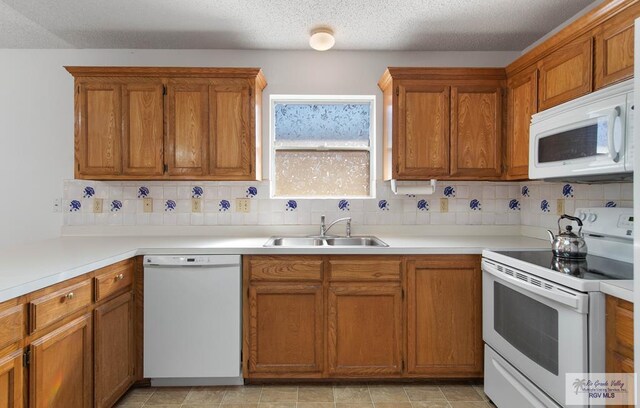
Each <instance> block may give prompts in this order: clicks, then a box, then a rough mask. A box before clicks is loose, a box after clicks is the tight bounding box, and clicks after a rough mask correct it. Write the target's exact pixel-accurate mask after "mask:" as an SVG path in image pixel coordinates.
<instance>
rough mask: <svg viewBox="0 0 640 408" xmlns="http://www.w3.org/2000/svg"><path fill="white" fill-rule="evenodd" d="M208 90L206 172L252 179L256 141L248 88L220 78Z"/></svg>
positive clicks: (232, 177) (216, 175)
mask: <svg viewBox="0 0 640 408" xmlns="http://www.w3.org/2000/svg"><path fill="white" fill-rule="evenodd" d="M210 91H211V92H210V96H209V101H210V102H209V109H210V115H211V118H210V123H211V139H210V140H209V149H210V150H209V174H210V175H212V176H215V177H214V178H215V179H216V180H251V178H252V177H251V176H252V174H254V173H253V160H254V159H253V158H255V143H254V141H253V140H252V138H251V134H252V132H251V109H250V106H251V103H250V97H249V91H250V88H249V86H248V85H246V84H245V85H242V84H237V83H233V82H230V83H227V84H225V83H223V82H221V83H218V84H216V85H213V86H211V88H210ZM253 178H254V179H255V176H254V177H253Z"/></svg>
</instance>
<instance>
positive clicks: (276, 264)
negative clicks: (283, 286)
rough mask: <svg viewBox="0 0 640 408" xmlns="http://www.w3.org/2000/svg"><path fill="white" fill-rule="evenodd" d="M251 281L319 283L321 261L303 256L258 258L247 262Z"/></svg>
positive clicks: (252, 258) (320, 278) (251, 258)
mask: <svg viewBox="0 0 640 408" xmlns="http://www.w3.org/2000/svg"><path fill="white" fill-rule="evenodd" d="M247 263H248V267H249V271H250V279H251V280H252V281H291V280H295V281H320V280H322V259H320V258H319V257H311V256H309V257H305V256H295V257H291V256H282V257H278V256H273V257H271V256H264V257H263V256H260V257H250V258H249V260H248V262H247Z"/></svg>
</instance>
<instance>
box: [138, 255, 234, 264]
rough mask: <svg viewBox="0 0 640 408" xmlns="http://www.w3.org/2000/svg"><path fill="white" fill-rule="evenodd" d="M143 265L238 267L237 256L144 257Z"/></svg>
mask: <svg viewBox="0 0 640 408" xmlns="http://www.w3.org/2000/svg"><path fill="white" fill-rule="evenodd" d="M144 264H145V265H157V266H189V265H193V266H201V265H240V256H239V255H158V256H153V255H150V256H145V257H144Z"/></svg>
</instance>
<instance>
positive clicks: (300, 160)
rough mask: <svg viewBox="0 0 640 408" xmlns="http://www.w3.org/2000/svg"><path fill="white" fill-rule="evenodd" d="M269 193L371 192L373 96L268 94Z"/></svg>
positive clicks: (338, 194)
mask: <svg viewBox="0 0 640 408" xmlns="http://www.w3.org/2000/svg"><path fill="white" fill-rule="evenodd" d="M270 118H271V123H270V130H271V139H270V141H271V177H270V180H271V181H270V183H271V196H272V197H278V198H283V197H286V198H369V197H374V196H375V191H374V188H375V183H374V182H373V179H374V175H375V169H374V161H375V152H374V146H375V142H374V135H375V96H280V95H272V96H271V114H270Z"/></svg>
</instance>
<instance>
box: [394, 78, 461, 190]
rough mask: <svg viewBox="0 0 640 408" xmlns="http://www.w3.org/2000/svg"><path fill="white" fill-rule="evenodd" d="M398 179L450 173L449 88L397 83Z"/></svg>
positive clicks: (396, 156)
mask: <svg viewBox="0 0 640 408" xmlns="http://www.w3.org/2000/svg"><path fill="white" fill-rule="evenodd" d="M396 143H397V149H394V155H395V160H396V163H397V166H396V168H395V169H394V170H395V172H396V174H395V177H396V178H398V179H403V178H404V179H420V178H423V179H424V178H430V177H436V176H444V175H448V174H449V87H448V86H430V85H424V84H416V83H409V82H404V83H402V82H401V84H400V85H399V86H398V137H397V142H396Z"/></svg>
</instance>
